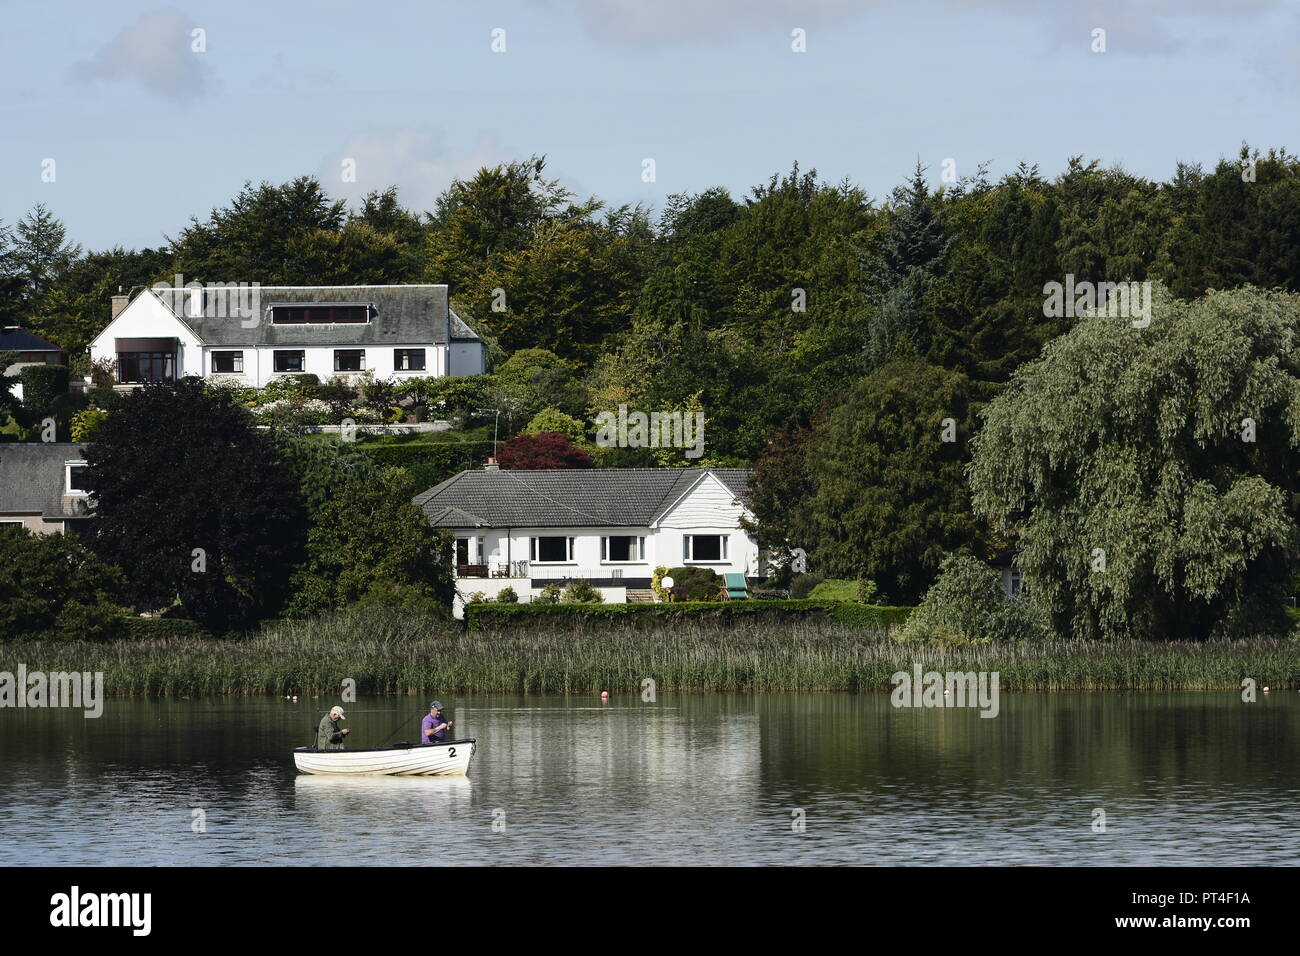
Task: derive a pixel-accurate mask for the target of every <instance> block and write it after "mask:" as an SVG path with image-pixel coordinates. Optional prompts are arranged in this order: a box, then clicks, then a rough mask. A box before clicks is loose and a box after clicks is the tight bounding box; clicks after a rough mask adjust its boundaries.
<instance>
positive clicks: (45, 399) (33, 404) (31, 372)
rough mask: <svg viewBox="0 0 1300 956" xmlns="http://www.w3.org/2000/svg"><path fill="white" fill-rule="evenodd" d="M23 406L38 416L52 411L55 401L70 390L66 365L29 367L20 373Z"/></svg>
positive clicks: (25, 367)
mask: <svg viewBox="0 0 1300 956" xmlns="http://www.w3.org/2000/svg"><path fill="white" fill-rule="evenodd" d="M18 381H20V382H21V383H22V386H23V405H25V406H26V407H27V408H28V409H30V410H31V411H32V412H34V413H36V414H38V415H44V414H46V413H48V412H49V411H50V410H51V407H52V406H53V404H54V399H55V398H57V397H58V396H59V395H62V394H64V393H65V392H67V390H68V367H67V366H66V365H27V366H24V367H23V368H21V369H19V371H18Z"/></svg>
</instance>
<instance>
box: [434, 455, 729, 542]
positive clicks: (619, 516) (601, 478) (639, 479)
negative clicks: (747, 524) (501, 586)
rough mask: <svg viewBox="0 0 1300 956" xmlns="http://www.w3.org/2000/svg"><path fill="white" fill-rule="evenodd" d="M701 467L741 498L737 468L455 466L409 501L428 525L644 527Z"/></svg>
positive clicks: (697, 476) (696, 476) (683, 490)
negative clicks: (515, 468)
mask: <svg viewBox="0 0 1300 956" xmlns="http://www.w3.org/2000/svg"><path fill="white" fill-rule="evenodd" d="M706 472H712V473H713V474H714V475H716V476H717V477H718V478H720V479H721V480H722V483H723V484H724V485H726V486H727V487H728V488H729V489H730V490H731V491H733V492H735V494H736V497H737V498H738V499H740V500H741V501H744V502H748V499H749V481H750V478H751V476H752V474H753V472H751V471H749V470H748V469H744V468H572V469H556V470H554V471H523V470H520V471H512V470H509V469H505V468H502V469H500V470H497V471H487V470H476V471H462V472H461V473H460V474H458V475H454V476H453V477H451V478H448V479H447V480H446V481H444V482H442V483H441V484H439V485H435V486H434V487H432V488H430V489H429V490H428V491H426V492H424V493H422V494H419V495H416V496H415V499H414V501H415V504H416V505H418V506H419V507H420V508H422V509H423V510H424V513H425V514H426V515H428V517H429V522H430V523H431V524H432V525H433V526H434V527H435V528H584V527H585V528H592V527H605V526H614V527H636V528H645V527H648V526H649V525H650V524H651V523H652V522H654V521H655V519H657V518H659V517H660V516H661V515H662V514H663V513H664V512H665V511H666V510H667V509H668V508H669V507H670V506H671V505H672V504H673V503H674V502H676V501H677V499H678V498H680V497H681V496H682V495H683V494H685V493H686V491H687V489H689V488H690V487H692V486H693V485H694V484H695V483H696V482H697V481H699V480H700V477H701V476H702V475H704V474H705V473H706Z"/></svg>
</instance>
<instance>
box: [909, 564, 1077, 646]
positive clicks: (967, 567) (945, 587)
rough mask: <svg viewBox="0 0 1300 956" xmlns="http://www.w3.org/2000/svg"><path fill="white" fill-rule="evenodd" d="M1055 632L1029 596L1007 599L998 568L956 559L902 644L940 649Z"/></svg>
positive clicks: (924, 601)
mask: <svg viewBox="0 0 1300 956" xmlns="http://www.w3.org/2000/svg"><path fill="white" fill-rule="evenodd" d="M1050 635H1051V627H1050V624H1049V621H1048V618H1047V615H1046V613H1045V609H1044V608H1042V607H1041V606H1040V605H1039V604H1038V603H1037V602H1036V601H1034V600H1033V598H1032V597H1031V596H1030V595H1029V594H1028V593H1027V592H1023V591H1022V592H1021V593H1020V594H1019V595H1017V596H1016V597H1014V598H1008V597H1006V596H1005V595H1004V593H1003V590H1002V579H1001V575H1000V574H999V573H998V571H997V569H995V568H992V567H990V566H989V565H987V564H985V563H984V562H983V561H980V560H979V559H978V558H972V557H970V556H968V555H967V556H953V557H951V558H948V559H947V560H946V561H944V563H943V566H942V568H941V569H940V572H939V578H938V580H937V581H935V583H934V585H933V586H932V587H931V588H930V590H928V591H926V592H925V597H924V599H922V601H921V605H920V607H918V608H917V609H916V611H915V612H914V613H913V614H912V615H911V617H909V618H908V621H907V626H906V627H904V628H903V632H902V635H901V637H902V639H903V640H906V641H931V642H935V643H939V644H948V645H960V644H977V643H981V642H988V641H1010V640H1044V639H1046V638H1047V637H1049V636H1050Z"/></svg>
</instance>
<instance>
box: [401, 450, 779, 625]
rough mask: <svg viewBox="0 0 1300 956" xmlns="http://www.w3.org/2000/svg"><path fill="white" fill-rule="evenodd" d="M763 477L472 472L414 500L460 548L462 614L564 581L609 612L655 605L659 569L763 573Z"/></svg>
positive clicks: (672, 471)
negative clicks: (585, 586) (756, 536)
mask: <svg viewBox="0 0 1300 956" xmlns="http://www.w3.org/2000/svg"><path fill="white" fill-rule="evenodd" d="M751 477H752V473H751V472H750V471H748V470H744V469H733V468H609V469H604V468H590V469H557V470H552V471H513V470H509V469H501V468H498V467H497V466H495V465H489V466H488V467H487V468H485V469H483V470H481V471H463V472H461V473H460V474H458V475H455V476H454V477H452V478H448V479H447V480H446V481H444V482H442V483H441V484H439V485H436V486H434V487H433V488H430V489H429V490H428V491H426V492H424V493H423V494H421V495H417V496H416V497H415V499H414V501H415V504H416V505H417V506H419V507H420V508H421V509H423V511H424V513H425V514H426V515H427V516H428V518H429V522H430V523H431V524H432V525H433V526H434V527H435V528H446V529H449V530H450V531H451V532H452V534H453V536H454V538H455V565H456V576H457V581H456V590H457V595H456V599H455V607H454V611H455V613H456V615H457V616H458V617H459V616H461V614H462V613H463V609H464V603H465V601H466V600H467V599H468V598H469V597H470V595H472V594H474V593H475V592H478V591H481V592H483V594H484V596H485V597H486V598H488V599H492V598H495V596H496V595H497V594H498V593H500V592H501V591H502V590H504V589H505V588H507V587H509V588H513V589H514V591H515V593H516V594H517V595H518V596H519V600H520V601H523V602H527V601H530V600H532V599H533V598H535V597H536V596H537V595H538V594H540V593H541V590H542V589H543V588H544V587H546V586H547V585H548V584H550V583H552V582H555V581H571V580H577V579H581V580H585V581H587V582H588V583H589V584H591V585H592V586H593V587H595V588H597V589H598V590H599V591H600V592H601V594H602V595H603V596H604V598H605V600H606V601H607V602H610V603H620V604H621V603H623V602H625V601H628V600H633V601H636V600H649V599H650V594H651V592H650V579H651V576H652V575H653V573H654V569H655V568H656V567H660V566H662V567H682V566H686V567H689V566H699V567H706V568H711V569H712V570H714V571H716V572H717V573H718V574H720V575H721V574H724V573H739V574H743V575H745V576H746V577H747V578H752V577H756V576H758V575H759V573H760V564H759V560H760V559H759V549H758V544H757V543H756V542H755V541H754V540H753V538H751V537H750V536H749V534H748V532H746V531H745V529H744V528H742V527H741V519H742V518H746V517H749V516H750V511H749V506H748V504H747V501H748V498H749V483H750V480H751Z"/></svg>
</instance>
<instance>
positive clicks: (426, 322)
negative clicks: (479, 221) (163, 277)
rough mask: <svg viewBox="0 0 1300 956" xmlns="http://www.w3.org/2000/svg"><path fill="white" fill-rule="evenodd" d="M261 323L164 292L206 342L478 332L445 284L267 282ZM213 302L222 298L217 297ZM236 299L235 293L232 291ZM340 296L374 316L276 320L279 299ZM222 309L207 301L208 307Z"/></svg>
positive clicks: (404, 338)
mask: <svg viewBox="0 0 1300 956" xmlns="http://www.w3.org/2000/svg"><path fill="white" fill-rule="evenodd" d="M258 292H259V296H260V303H259V305H260V313H261V314H260V315H259V321H258V323H257V325H255V326H253V327H252V328H244V322H245V321H248V320H247V319H243V320H241V319H240V318H239V317H238V316H216V315H202V316H195V315H190V314H189V313H190V311H191V310H190V308H189V307H187V305H186V302H185V300H184V295H185V293H186V290H184V289H166V290H162V291H161V292H158V293H157V294H158V297H159V298H160V299H161V300H162V301H163V303H164V304H165V305H167V307H168V308H170V309H171V310H172V312H174V313H175V314H176V316H177V317H178V318H179V319H180V320H181V321H182V322H184V323H185V324H186V325H188V326H189V327H190V328H191V329H193V330H194V334H195V335H197V336H198V337H199V338H200V339H201V340H202V341H203V343H204V344H205V345H209V346H212V345H217V346H220V345H231V346H235V345H243V346H249V347H255V346H259V345H264V346H275V345H282V346H286V347H288V346H307V345H375V346H385V345H445V344H446V343H447V340H448V335H449V334H451V335H453V336H454V337H456V338H471V339H476V338H478V336H477V335H476V334H475V333H474V330H473V329H471V328H470V327H469V326H468V325H467V324H465V322H464V321H463V320H462V319H461V318H460V317H459V316H453V314H452V312H451V310H450V308H449V307H448V305H447V287H446V286H445V285H358V286H328V287H324V286H322V287H307V286H292V287H290V286H265V285H264V286H261V287H260V289H259V290H258ZM212 299H213V302H214V303H215V302H216V301H217V300H216V298H215V297H212ZM232 299H233V293H232ZM323 302H338V303H347V304H352V305H355V304H368V305H370V306H371V307H372V311H371V315H370V321H369V322H368V323H365V324H364V325H363V324H361V323H356V324H350V323H341V324H338V325H296V324H295V325H272V324H271V312H270V309H271V307H272V306H275V305H297V304H313V303H323ZM207 311H212V312H216V311H218V310H217V308H215V307H212V306H208V305H205V312H207Z"/></svg>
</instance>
